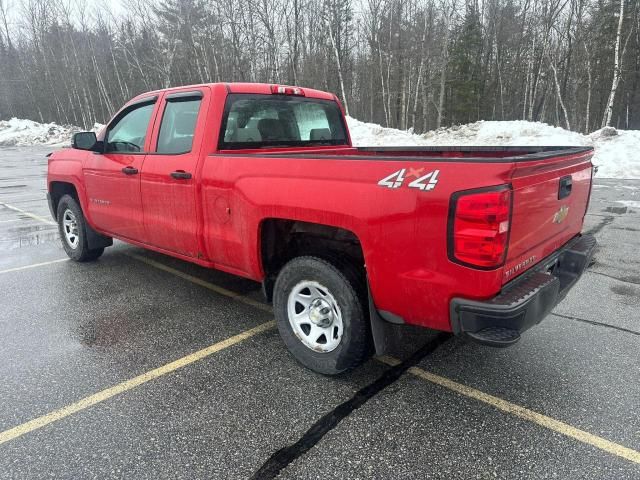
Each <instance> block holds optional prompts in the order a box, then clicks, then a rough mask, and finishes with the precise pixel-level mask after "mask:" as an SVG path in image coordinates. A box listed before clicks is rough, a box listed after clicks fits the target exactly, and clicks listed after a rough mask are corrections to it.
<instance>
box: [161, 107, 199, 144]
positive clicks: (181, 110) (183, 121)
mask: <svg viewBox="0 0 640 480" xmlns="http://www.w3.org/2000/svg"><path fill="white" fill-rule="evenodd" d="M200 101H201V99H200V98H197V99H194V98H192V99H188V100H182V99H181V100H179V101H178V100H172V101H169V102H167V104H166V106H165V107H164V114H163V115H162V124H161V125H160V133H159V135H158V148H157V153H164V154H178V153H187V152H190V151H191V145H192V143H193V134H194V132H195V129H196V121H197V120H198V110H199V109H200Z"/></svg>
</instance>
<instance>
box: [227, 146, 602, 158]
mask: <svg viewBox="0 0 640 480" xmlns="http://www.w3.org/2000/svg"><path fill="white" fill-rule="evenodd" d="M269 150H272V151H269ZM273 150H278V151H277V152H274V151H273ZM592 150H593V147H588V146H508V147H505V146H432V147H431V146H394V147H379V146H376V147H339V148H336V147H319V148H318V149H317V150H311V149H309V148H308V147H307V148H304V149H251V150H242V151H238V150H233V151H227V152H220V154H223V155H243V156H244V155H247V154H257V155H260V156H269V157H296V158H336V159H338V158H340V159H345V158H348V157H351V156H353V157H357V159H359V160H409V161H426V160H437V161H447V160H450V161H478V162H526V161H535V160H544V159H547V158H557V157H559V156H568V155H575V154H580V153H585V152H589V151H592Z"/></svg>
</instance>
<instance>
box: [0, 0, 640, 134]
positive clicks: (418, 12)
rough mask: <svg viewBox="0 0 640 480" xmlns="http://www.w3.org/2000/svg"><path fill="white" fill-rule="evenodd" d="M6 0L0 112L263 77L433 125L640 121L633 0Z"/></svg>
mask: <svg viewBox="0 0 640 480" xmlns="http://www.w3.org/2000/svg"><path fill="white" fill-rule="evenodd" d="M110 5H111V4H110V3H109V2H108V1H105V2H104V3H102V4H96V3H94V2H90V1H86V0H0V119H4V118H8V117H12V116H16V117H21V118H30V119H34V120H38V121H43V122H44V121H55V122H58V123H64V124H74V125H80V126H84V127H88V126H90V125H92V124H93V123H94V122H96V121H97V122H105V121H107V120H108V119H109V117H110V116H111V115H112V114H113V113H114V112H115V111H116V110H117V109H118V108H119V107H120V106H121V105H122V104H123V103H124V102H125V101H126V100H128V99H129V98H131V97H133V96H134V95H136V94H138V93H141V92H143V91H148V90H152V89H157V88H163V87H168V86H175V85H183V84H193V83H204V82H218V81H222V82H232V81H247V82H268V83H279V84H292V85H300V86H306V87H313V88H318V89H322V90H328V91H332V92H335V93H336V94H337V95H338V97H339V98H340V99H341V100H342V101H343V103H344V106H345V108H346V109H347V110H348V113H349V114H350V115H351V116H354V117H356V118H358V119H360V120H364V121H371V122H375V123H380V124H382V125H385V126H388V127H395V128H401V129H407V128H412V129H414V131H416V132H424V131H427V130H431V129H435V128H438V127H441V126H449V125H454V124H460V123H468V122H474V121H477V120H518V119H521V120H530V121H542V122H546V123H550V124H553V125H559V126H562V127H564V128H568V129H571V130H576V131H581V132H590V131H593V130H596V129H598V128H600V127H602V126H605V125H612V126H614V127H618V128H624V129H628V128H635V129H638V128H640V1H638V0H130V1H128V2H127V3H126V4H123V6H122V7H121V8H118V9H117V10H116V11H110V10H109V7H110Z"/></svg>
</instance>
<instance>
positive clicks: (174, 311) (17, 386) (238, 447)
mask: <svg viewBox="0 0 640 480" xmlns="http://www.w3.org/2000/svg"><path fill="white" fill-rule="evenodd" d="M48 151H50V149H48V148H20V147H16V148H3V149H1V150H0V171H1V173H0V312H2V313H0V478H154V479H155V478H249V477H251V476H252V475H254V474H255V472H257V471H258V470H259V469H260V468H261V466H263V465H264V464H265V462H267V460H268V459H269V458H270V457H272V455H273V454H274V453H275V452H276V451H278V450H280V449H282V448H284V447H287V446H291V445H299V443H296V442H299V440H301V439H302V438H306V437H305V436H304V435H305V433H306V432H307V430H308V429H309V428H310V427H312V426H314V428H323V429H324V430H323V432H326V434H325V435H324V436H322V438H319V439H316V440H314V442H313V443H311V444H309V445H307V446H306V447H305V448H302V449H300V448H299V447H296V448H298V451H297V452H298V453H297V454H296V455H295V456H294V458H291V459H290V463H289V462H287V464H286V466H284V468H283V469H282V470H281V472H280V478H292V479H293V478H296V479H297V478H305V479H306V478H309V479H311V478H318V479H320V478H348V479H356V478H363V479H364V478H403V479H405V478H406V479H423V478H443V479H444V478H446V479H452V478H459V479H469V478H477V479H485V478H513V479H515V478H518V479H519V478H559V479H627V478H628V479H637V478H640V453H639V452H640V248H638V247H639V245H640V233H639V232H640V208H636V207H634V206H633V205H634V204H633V202H634V201H640V181H631V180H628V181H613V180H604V179H603V180H597V181H596V184H595V186H594V190H593V198H592V201H591V205H590V211H589V214H588V215H587V217H586V222H587V223H586V230H590V231H593V232H594V233H595V234H596V236H597V238H598V241H599V244H600V247H599V250H598V252H597V254H596V261H595V263H594V265H593V266H592V267H591V268H590V269H589V271H588V272H587V273H585V275H584V276H583V278H582V279H581V280H580V282H579V283H578V284H577V285H576V287H575V288H574V289H573V290H572V291H571V292H570V294H569V295H568V297H567V298H566V299H565V300H564V301H563V302H562V303H561V304H560V305H558V307H557V308H556V309H555V311H554V314H552V315H550V316H549V317H548V318H547V319H546V320H545V321H543V322H542V323H541V324H540V325H538V326H537V327H535V328H533V329H532V330H530V331H529V332H528V333H527V334H526V335H525V336H524V337H523V338H522V340H521V341H520V342H519V343H518V344H516V345H515V346H513V347H511V348H508V349H491V348H487V347H482V346H478V345H474V344H469V343H465V342H463V341H461V340H459V339H455V338H454V339H450V340H448V341H447V342H445V343H444V344H443V345H441V346H440V347H438V348H437V349H436V350H435V351H434V352H433V353H431V354H429V355H427V356H425V357H424V358H422V359H421V360H420V361H419V362H418V364H417V367H419V369H420V370H419V371H420V372H429V373H431V374H435V375H437V376H438V378H445V379H448V380H450V381H453V382H455V384H456V385H461V386H464V387H468V388H471V389H476V390H477V391H481V392H484V393H486V394H489V395H490V396H492V397H491V398H497V399H499V400H501V401H504V402H507V403H508V404H509V405H515V406H520V407H523V408H524V409H526V411H530V412H537V413H538V414H542V415H543V416H544V417H545V418H548V419H552V420H555V421H558V422H560V423H559V424H560V427H553V428H552V427H550V426H549V425H547V426H545V425H541V423H540V422H538V423H536V422H535V421H532V420H527V419H524V418H522V416H518V415H516V414H514V413H513V412H509V411H504V410H501V409H499V408H497V405H496V404H495V403H494V404H492V403H491V402H490V401H489V400H487V401H481V400H478V399H476V398H472V396H470V395H468V394H465V393H460V392H459V391H455V390H452V389H451V388H446V387H443V386H442V385H439V384H436V383H433V382H432V381H428V380H425V378H423V377H420V376H417V375H416V374H415V372H418V371H417V370H409V371H407V372H405V373H404V374H402V375H400V376H399V379H398V380H397V381H390V382H388V384H385V385H384V387H383V388H381V389H380V390H379V391H376V392H375V393H373V394H371V395H369V393H367V392H370V387H371V385H374V384H375V382H376V381H377V380H379V379H380V378H381V377H384V376H385V375H388V372H389V368H390V367H389V366H388V365H387V364H385V363H382V362H380V361H378V360H375V359H372V360H371V361H369V362H367V363H366V364H365V365H363V366H362V367H361V368H359V369H357V370H355V371H353V372H350V373H348V374H345V375H342V376H340V377H337V378H329V377H324V376H321V375H317V374H315V373H313V372H310V371H308V370H306V369H305V368H303V367H301V366H300V365H298V364H297V363H296V362H295V361H294V360H293V359H292V357H291V356H290V355H289V354H288V353H287V351H286V349H285V348H284V346H283V344H282V343H281V342H280V340H279V338H278V335H277V332H276V331H275V330H274V329H273V328H270V327H269V326H268V325H267V327H266V328H264V331H261V332H260V333H257V334H252V335H251V336H249V337H247V338H246V339H242V340H241V341H237V343H234V344H230V345H227V344H226V343H225V341H226V339H228V338H230V337H233V336H235V335H238V334H242V333H243V332H246V331H248V330H250V329H252V328H255V327H258V326H260V325H264V324H265V322H269V321H271V320H272V314H271V313H270V312H269V308H268V306H264V305H262V304H260V303H258V304H256V303H255V302H261V301H262V300H261V295H260V290H259V285H258V284H255V283H253V282H250V281H247V280H243V279H240V278H237V277H232V276H229V275H226V274H223V273H220V272H216V271H211V270H206V269H203V268H200V267H197V266H194V265H191V264H188V263H184V262H181V261H179V260H175V259H172V258H169V257H166V256H162V255H159V254H155V253H151V252H148V251H145V250H142V249H140V248H136V247H132V246H129V245H126V244H123V243H120V242H116V244H115V245H114V246H113V247H112V248H109V249H107V250H106V252H105V254H104V255H103V256H102V257H101V258H100V259H99V260H98V261H96V262H94V263H89V264H76V263H73V262H70V261H64V259H65V258H66V257H65V255H64V252H63V250H62V248H61V246H60V244H59V240H58V238H57V227H56V226H55V225H54V224H52V223H51V222H52V219H51V217H50V216H49V212H48V207H47V205H46V201H45V179H46V158H45V156H44V155H45V154H46V153H47V152H48ZM620 201H623V202H627V203H620ZM47 222H49V223H47ZM58 260H63V261H58ZM40 264H42V265H40ZM33 265H38V266H33ZM31 266H33V267H31ZM22 267H31V268H24V269H23V268H22ZM218 287H223V288H224V289H226V290H227V291H228V293H225V292H224V291H221V290H220V289H219V288H218ZM216 289H217V290H216ZM212 290H213V291H212ZM236 294H240V295H242V297H236V298H230V296H229V295H231V296H234V295H236ZM435 335H436V334H435V333H434V332H428V331H416V332H411V335H410V338H411V341H408V342H407V345H406V346H405V349H404V350H403V351H397V352H395V355H396V356H398V357H400V358H406V357H407V355H408V354H409V353H410V352H412V351H414V350H417V349H418V348H420V347H421V346H422V345H423V344H425V343H427V342H429V341H431V340H432V339H433V338H434V336H435ZM211 345H218V346H217V347H216V349H213V350H211V351H210V352H209V351H208V353H207V354H206V355H204V356H202V357H201V358H200V357H198V359H197V360H193V358H192V357H190V355H192V354H193V353H194V352H199V351H202V349H205V348H207V347H209V346H211ZM211 352H212V353H211ZM185 358H189V359H190V360H189V362H184V364H180V365H179V367H176V368H175V369H173V370H170V371H169V370H167V371H162V372H160V373H159V374H158V376H157V377H154V378H153V379H151V380H148V379H146V378H145V379H144V381H143V382H142V383H136V382H137V381H138V380H135V379H140V378H141V376H144V374H146V373H147V372H150V371H153V370H154V369H158V368H159V367H160V368H162V367H164V366H166V365H171V362H174V361H176V360H180V359H185ZM132 379H133V380H135V381H133V380H132ZM123 385H124V387H123V390H122V391H121V392H119V393H117V394H113V395H112V396H105V394H104V392H109V391H110V390H109V389H110V388H112V387H114V386H123ZM361 389H364V391H365V394H364V395H365V397H366V402H362V403H361V404H360V403H358V405H357V408H352V409H348V410H347V411H346V412H345V411H343V410H341V409H340V408H336V407H338V406H339V405H341V404H349V405H351V406H353V401H354V399H358V401H359V400H360V399H362V398H363V397H362V393H361V394H359V395H360V396H359V395H356V392H357V391H359V390H361ZM96 395H98V397H96ZM86 398H94V400H96V401H95V404H91V405H89V406H87V405H84V404H83V405H80V406H79V407H78V409H77V410H74V411H73V413H69V411H68V410H62V412H63V413H62V414H59V413H56V412H60V411H61V410H60V409H65V408H68V407H69V406H70V405H76V402H78V401H80V400H82V399H86ZM345 402H346V403H345ZM350 402H351V403H350ZM52 412H53V413H54V414H52ZM65 412H66V413H65ZM341 412H343V413H344V415H343V416H342V417H341V418H342V420H341V421H340V422H335V421H334V420H335V419H336V418H337V417H336V415H338V416H339V414H340V413H341ZM36 418H46V419H48V420H47V422H48V423H47V424H46V425H44V426H36V428H32V427H33V425H32V424H30V423H28V422H30V421H32V420H33V419H36ZM332 421H334V422H333V423H331V422H332ZM327 422H329V423H327ZM25 425H26V426H27V427H28V428H27V427H25ZM30 425H31V426H30ZM551 425H553V423H551ZM562 425H565V426H564V427H563V426H562ZM15 427H18V429H23V430H20V434H19V435H17V436H15V437H13V438H11V439H8V440H6V441H4V442H3V440H2V439H3V438H8V437H6V435H5V434H6V432H7V431H11V429H14V430H13V431H16V430H15ZM571 428H577V429H580V430H581V431H584V432H586V433H587V434H588V435H587V440H585V441H578V440H576V439H575V438H574V437H572V436H571V434H570V433H571V431H572V430H571ZM314 431H315V430H314ZM3 435H5V436H4V437H3ZM607 442H608V443H607ZM303 443H304V442H303ZM303 446H304V445H303ZM307 447H308V448H307ZM634 452H635V453H634Z"/></svg>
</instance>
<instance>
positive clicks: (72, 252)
mask: <svg viewBox="0 0 640 480" xmlns="http://www.w3.org/2000/svg"><path fill="white" fill-rule="evenodd" d="M57 217H58V230H59V232H60V239H61V240H62V247H63V248H64V251H65V252H66V253H67V255H68V256H69V258H71V259H72V260H75V261H76V262H88V261H91V260H95V259H96V258H98V257H99V256H100V255H102V253H103V252H104V248H96V249H93V250H90V249H89V246H88V243H87V232H86V224H85V219H84V215H83V214H82V209H81V208H80V205H78V202H77V201H76V200H75V199H74V198H73V197H72V196H70V195H64V196H63V197H62V198H61V199H60V202H58V211H57Z"/></svg>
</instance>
